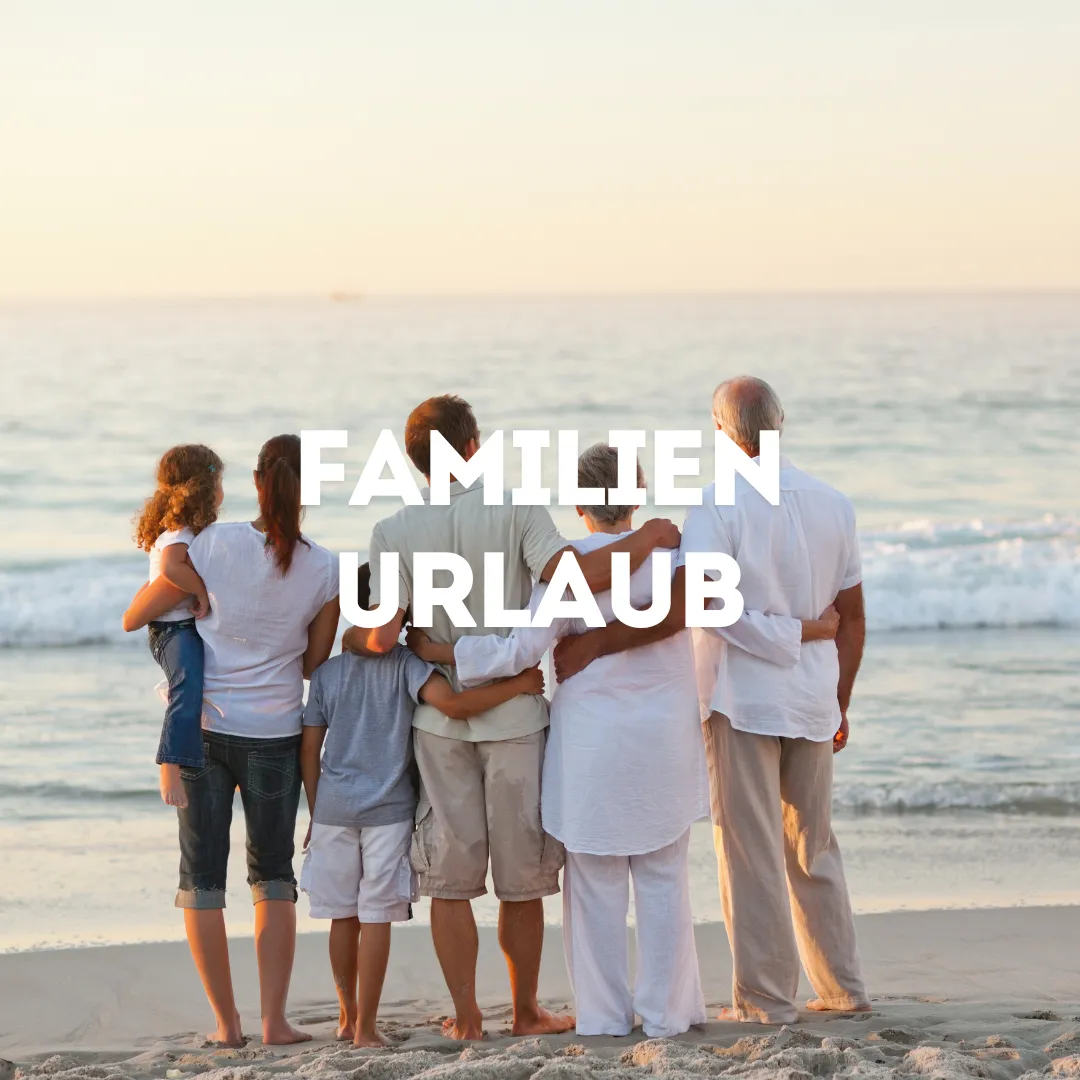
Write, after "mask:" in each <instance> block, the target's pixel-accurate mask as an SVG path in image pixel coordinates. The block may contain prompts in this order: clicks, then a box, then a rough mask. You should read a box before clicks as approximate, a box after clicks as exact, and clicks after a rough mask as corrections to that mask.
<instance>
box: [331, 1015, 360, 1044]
mask: <svg viewBox="0 0 1080 1080" xmlns="http://www.w3.org/2000/svg"><path fill="white" fill-rule="evenodd" d="M355 1034H356V1025H355V1024H354V1023H353V1022H352V1021H351V1020H346V1021H344V1022H343V1023H340V1024H338V1029H337V1034H336V1035H335V1036H334V1038H336V1039H337V1041H338V1042H352V1041H353V1036H354V1035H355Z"/></svg>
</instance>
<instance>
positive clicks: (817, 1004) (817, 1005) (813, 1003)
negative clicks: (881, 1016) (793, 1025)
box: [806, 998, 873, 1013]
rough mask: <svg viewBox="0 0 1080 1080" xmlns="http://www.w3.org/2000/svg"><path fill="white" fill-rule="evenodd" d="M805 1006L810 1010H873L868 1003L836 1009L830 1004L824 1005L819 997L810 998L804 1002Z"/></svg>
mask: <svg viewBox="0 0 1080 1080" xmlns="http://www.w3.org/2000/svg"><path fill="white" fill-rule="evenodd" d="M806 1007H807V1008H808V1009H809V1010H810V1011H811V1012H834V1013H866V1012H872V1011H873V1006H872V1005H870V1004H869V1003H867V1004H865V1005H854V1006H852V1007H851V1008H850V1009H837V1008H834V1007H833V1006H832V1005H826V1004H825V1002H824V1001H822V1000H821V998H811V999H810V1000H809V1001H808V1002H807V1003H806Z"/></svg>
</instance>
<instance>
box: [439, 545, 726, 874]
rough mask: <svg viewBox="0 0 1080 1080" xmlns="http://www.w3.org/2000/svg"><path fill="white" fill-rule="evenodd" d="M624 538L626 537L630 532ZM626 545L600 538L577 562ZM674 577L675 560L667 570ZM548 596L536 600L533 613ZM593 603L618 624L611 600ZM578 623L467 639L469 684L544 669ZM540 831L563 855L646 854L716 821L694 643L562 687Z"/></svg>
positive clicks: (637, 586) (645, 576) (644, 590)
mask: <svg viewBox="0 0 1080 1080" xmlns="http://www.w3.org/2000/svg"><path fill="white" fill-rule="evenodd" d="M622 535H624V536H625V535H628V534H626V533H624V534H622ZM619 539H621V537H620V536H614V535H611V534H609V533H593V534H592V535H591V536H588V537H586V538H585V539H583V540H576V541H574V544H573V546H574V548H575V549H576V550H577V551H580V552H583V553H584V552H588V551H592V550H594V549H596V548H599V547H604V546H606V545H607V544H610V543H613V542H614V541H616V540H619ZM671 565H672V574H674V568H675V559H674V557H673V558H672V559H671ZM652 573H653V571H652V556H650V557H649V558H648V559H646V560H645V562H644V563H643V564H642V565H641V567H639V568H638V570H637V571H635V572H634V573H633V574H631V576H630V600H631V603H632V604H633V605H634V607H638V608H641V607H647V606H649V604H650V603H651V601H652ZM546 591H547V586H546V585H544V584H539V585H537V586H536V588H535V589H534V590H533V594H532V599H531V600H530V610H531V611H532V612H533V613H535V612H536V609H537V607H538V606H539V603H540V600H541V599H542V597H543V596H544V594H545V592H546ZM596 602H597V605H598V606H599V608H600V611H601V613H602V614H603V616H604V618H605V619H606V620H607V621H608V622H611V621H613V620H614V618H615V616H614V613H613V611H612V608H611V594H610V592H605V593H597V594H596ZM587 629H588V627H586V626H585V624H584V623H583V622H582V621H581V620H578V619H556V620H554V621H553V622H552V624H551V626H549V627H536V628H532V627H522V628H519V629H516V630H514V632H513V633H512V634H511V635H510V636H509V637H507V638H504V637H498V636H496V635H494V634H485V635H483V636H479V637H463V638H460V639H459V640H458V641H457V643H456V644H455V646H454V658H455V660H456V662H457V673H458V678H459V680H460V681H461V683H462V685H470V684H473V685H475V684H476V683H481V682H486V681H488V680H489V679H494V678H498V677H501V676H507V675H513V674H516V673H517V672H518V671H522V670H524V669H525V668H527V667H532V666H533V665H534V664H536V663H538V662H539V661H540V659H541V658H542V657H543V655H544V653H545V652H546V651H547V650H548V649H549V648H550V647H551V646H552V644H553V643H554V642H555V640H556V638H558V637H561V636H563V635H564V634H580V633H583V632H584V631H585V630H587ZM542 791H543V796H542V812H543V823H544V828H545V829H546V830H547V831H548V832H549V833H550V834H551V835H552V836H554V837H556V838H557V839H559V840H561V841H562V842H563V844H564V845H565V846H566V848H567V850H568V851H576V852H582V853H585V854H590V855H640V854H644V853H645V852H649V851H656V850H657V849H659V848H662V847H666V846H667V845H668V844H671V843H673V842H674V841H676V840H677V839H678V838H679V837H680V836H682V834H683V833H684V832H685V831H686V829H687V828H688V827H689V825H690V824H691V823H692V822H694V821H697V820H699V819H701V818H704V817H707V816H708V812H709V797H708V777H707V774H706V769H705V748H704V743H703V740H702V734H701V718H700V715H699V713H698V700H697V686H696V682H695V679H694V658H693V653H692V650H691V645H690V635H689V633H688V632H687V631H685V630H683V631H681V632H679V633H678V634H675V635H674V636H673V637H670V638H667V639H666V640H665V641H658V642H656V643H655V644H653V645H647V646H644V647H642V648H638V649H631V650H627V651H626V652H622V653H616V654H614V655H611V656H604V657H601V658H600V659H599V660H596V661H594V662H593V663H592V664H590V665H589V666H588V667H587V668H586V669H585V670H584V671H582V672H580V673H579V674H577V675H575V676H573V678H571V679H568V680H567V681H566V682H564V683H560V684H559V686H558V688H557V689H556V690H555V694H554V697H553V698H552V702H551V729H550V732H549V735H548V743H547V750H546V752H545V756H544V775H543V786H542Z"/></svg>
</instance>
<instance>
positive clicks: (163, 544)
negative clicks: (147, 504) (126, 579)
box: [146, 529, 195, 622]
mask: <svg viewBox="0 0 1080 1080" xmlns="http://www.w3.org/2000/svg"><path fill="white" fill-rule="evenodd" d="M194 539H195V534H194V533H193V532H192V531H191V530H190V529H174V530H173V531H172V532H163V533H162V534H161V535H160V536H159V537H158V538H157V539H156V540H155V541H154V546H153V547H152V548H151V549H150V576H149V577H148V578H147V579H146V580H147V581H156V580H157V579H158V578H159V577H161V556H162V554H163V553H164V551H165V549H166V548H167V547H171V546H172V545H173V544H188V545H190V544H191V541H192V540H194ZM192 617H193V616H192V614H191V602H190V601H189V600H181V601H180V603H179V604H177V605H176V607H174V608H170V609H169V610H168V611H166V612H165V614H164V615H159V616H158V617H157V618H156V619H155V620H154V622H179V621H180V620H181V619H190V618H192Z"/></svg>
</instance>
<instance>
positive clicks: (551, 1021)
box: [510, 1006, 577, 1035]
mask: <svg viewBox="0 0 1080 1080" xmlns="http://www.w3.org/2000/svg"><path fill="white" fill-rule="evenodd" d="M576 1023H577V1020H576V1019H575V1018H574V1017H573V1016H568V1015H567V1014H566V1013H550V1012H548V1011H547V1009H541V1008H540V1007H539V1006H537V1007H536V1008H535V1009H533V1010H530V1011H529V1012H528V1013H521V1014H519V1015H517V1016H515V1017H514V1023H513V1026H512V1027H511V1028H510V1033H511V1034H512V1035H561V1034H562V1033H563V1032H564V1031H570V1030H571V1029H572V1028H573V1027H574V1025H575V1024H576Z"/></svg>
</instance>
